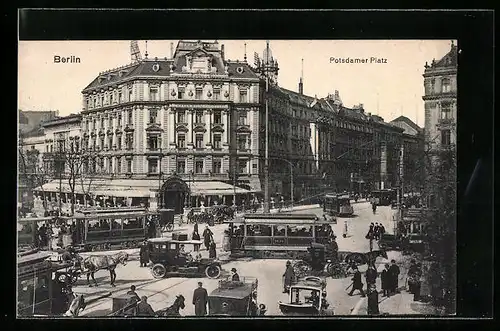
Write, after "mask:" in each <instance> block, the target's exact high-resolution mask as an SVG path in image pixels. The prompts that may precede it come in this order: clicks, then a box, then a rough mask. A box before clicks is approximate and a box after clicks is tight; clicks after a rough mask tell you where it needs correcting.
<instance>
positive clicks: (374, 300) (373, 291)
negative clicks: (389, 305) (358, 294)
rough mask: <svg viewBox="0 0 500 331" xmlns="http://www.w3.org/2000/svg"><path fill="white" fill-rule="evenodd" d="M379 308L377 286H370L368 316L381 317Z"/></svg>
mask: <svg viewBox="0 0 500 331" xmlns="http://www.w3.org/2000/svg"><path fill="white" fill-rule="evenodd" d="M379 314H380V310H379V308H378V291H377V287H376V286H375V284H370V286H369V287H368V315H379Z"/></svg>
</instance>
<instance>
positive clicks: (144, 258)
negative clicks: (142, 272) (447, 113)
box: [139, 240, 149, 267]
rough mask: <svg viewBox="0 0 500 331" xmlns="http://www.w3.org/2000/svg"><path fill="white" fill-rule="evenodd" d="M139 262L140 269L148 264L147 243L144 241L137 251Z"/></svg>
mask: <svg viewBox="0 0 500 331" xmlns="http://www.w3.org/2000/svg"><path fill="white" fill-rule="evenodd" d="M139 260H140V261H139V262H140V264H141V267H145V266H147V264H148V263H149V250H148V242H147V241H146V240H144V241H143V242H142V244H141V248H140V251H139Z"/></svg>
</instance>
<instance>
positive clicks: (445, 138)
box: [441, 130, 451, 146]
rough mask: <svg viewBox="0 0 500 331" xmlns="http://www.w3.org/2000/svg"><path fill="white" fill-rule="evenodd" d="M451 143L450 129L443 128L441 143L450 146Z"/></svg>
mask: <svg viewBox="0 0 500 331" xmlns="http://www.w3.org/2000/svg"><path fill="white" fill-rule="evenodd" d="M450 144H451V133H450V130H441V145H444V146H449V145H450Z"/></svg>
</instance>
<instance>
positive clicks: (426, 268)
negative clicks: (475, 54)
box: [17, 39, 459, 318]
mask: <svg viewBox="0 0 500 331" xmlns="http://www.w3.org/2000/svg"><path fill="white" fill-rule="evenodd" d="M458 47H459V45H458V44H457V40H216V39H212V40H106V41H91V40H87V41H70V40H66V41H24V40H22V41H19V54H18V56H19V58H18V60H19V61H18V62H19V67H18V77H19V88H18V101H19V107H18V109H19V112H18V119H19V120H18V129H19V140H18V143H19V146H18V162H19V168H18V183H19V184H18V192H19V193H18V218H17V246H18V247H17V251H18V255H17V268H18V273H17V277H18V280H17V305H18V306H17V313H18V317H19V318H33V317H42V316H50V317H53V318H63V317H78V318H103V317H117V318H125V317H129V318H133V317H137V316H149V317H151V318H154V317H175V316H181V317H186V318H189V317H231V316H247V317H249V318H250V317H252V318H267V317H273V318H275V317H290V316H302V317H312V316H332V317H335V316H352V315H355V316H363V315H371V316H374V315H381V316H384V315H385V316H398V315H416V316H419V315H421V316H423V315H426V316H429V315H431V316H449V315H454V314H455V301H456V299H455V297H456V271H455V268H456V257H455V241H453V240H450V238H454V233H455V229H456V220H455V218H456V210H455V209H456V203H455V200H456V188H455V185H456V136H457V134H456V125H457V55H458V52H459V51H458ZM430 220H432V222H430Z"/></svg>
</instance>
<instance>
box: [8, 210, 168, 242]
mask: <svg viewBox="0 0 500 331" xmlns="http://www.w3.org/2000/svg"><path fill="white" fill-rule="evenodd" d="M158 216H159V215H158V212H156V211H149V210H147V209H146V208H110V209H92V210H86V211H81V212H80V213H77V214H75V215H74V216H70V217H65V216H64V217H57V216H55V217H41V218H29V219H19V220H18V245H19V246H21V245H23V246H32V247H38V246H39V244H40V243H39V241H40V240H39V239H40V238H39V229H40V226H41V225H42V224H43V223H46V224H48V226H50V227H52V228H57V229H58V231H59V233H58V237H60V238H59V245H60V246H63V247H66V246H70V245H71V246H74V247H76V248H79V249H81V250H84V251H95V250H106V249H111V248H112V247H118V248H135V247H137V246H138V245H139V243H140V242H142V241H143V240H144V239H146V237H147V236H149V237H154V236H155V235H154V234H153V233H149V234H148V232H149V231H150V228H151V224H152V223H154V224H155V226H156V227H158V226H159V222H158V218H159V217H158ZM63 227H64V228H65V231H61V228H63Z"/></svg>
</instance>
